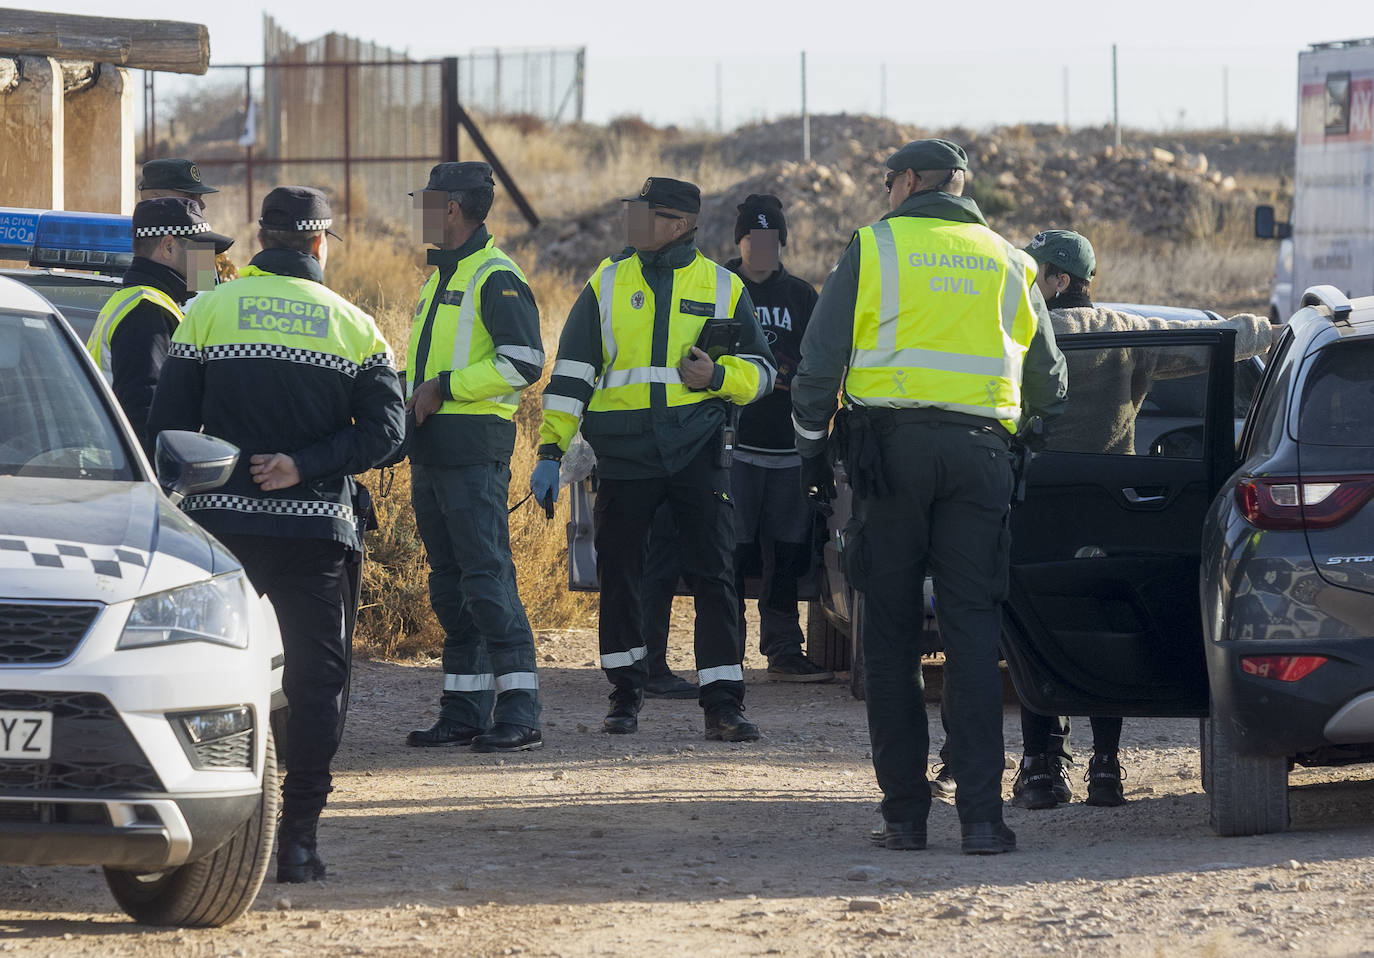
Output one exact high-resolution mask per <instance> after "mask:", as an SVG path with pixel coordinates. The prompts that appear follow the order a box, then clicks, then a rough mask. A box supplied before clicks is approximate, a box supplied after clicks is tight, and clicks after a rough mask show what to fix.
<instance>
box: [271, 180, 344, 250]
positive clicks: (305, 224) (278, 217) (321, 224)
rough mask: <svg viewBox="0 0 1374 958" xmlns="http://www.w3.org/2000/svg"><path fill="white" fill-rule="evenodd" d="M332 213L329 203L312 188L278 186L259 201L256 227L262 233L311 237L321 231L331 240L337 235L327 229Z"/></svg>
mask: <svg viewBox="0 0 1374 958" xmlns="http://www.w3.org/2000/svg"><path fill="white" fill-rule="evenodd" d="M333 224H334V212H333V210H331V209H330V208H329V199H328V198H327V197H326V196H325V195H324V194H323V193H321V192H320V191H319V190H317V189H315V188H314V187H313V186H279V187H277V188H276V189H275V190H273V191H272V192H271V193H268V194H267V195H266V196H264V197H263V198H262V216H261V217H260V218H259V219H258V225H259V226H261V227H262V228H263V229H265V230H280V231H282V232H286V233H313V232H315V231H316V230H324V231H325V232H326V233H328V234H329V235H330V236H332V237H334V238H335V239H339V234H338V233H336V232H334V231H333V230H332V229H330V228H329V227H330V226H332V225H333Z"/></svg>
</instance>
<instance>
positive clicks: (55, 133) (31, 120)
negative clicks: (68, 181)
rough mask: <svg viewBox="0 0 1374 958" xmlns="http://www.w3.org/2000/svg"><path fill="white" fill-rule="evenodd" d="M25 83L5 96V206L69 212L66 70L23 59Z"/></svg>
mask: <svg viewBox="0 0 1374 958" xmlns="http://www.w3.org/2000/svg"><path fill="white" fill-rule="evenodd" d="M19 64H20V72H21V74H22V79H21V80H20V81H19V84H18V86H16V87H15V88H14V89H13V90H11V91H10V92H9V93H5V94H0V142H3V143H4V144H5V148H4V149H3V150H0V206H22V207H32V208H33V209H43V210H49V209H52V210H60V209H64V206H63V197H62V182H63V177H62V139H63V126H64V125H63V122H62V68H61V67H60V66H59V65H58V63H57V61H56V60H54V59H52V58H51V57H20V58H19Z"/></svg>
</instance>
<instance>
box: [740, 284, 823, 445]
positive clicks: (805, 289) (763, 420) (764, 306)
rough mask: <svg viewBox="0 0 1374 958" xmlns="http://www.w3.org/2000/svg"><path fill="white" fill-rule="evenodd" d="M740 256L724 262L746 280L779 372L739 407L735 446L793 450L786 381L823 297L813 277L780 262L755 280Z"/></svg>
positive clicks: (792, 432) (789, 381) (750, 296)
mask: <svg viewBox="0 0 1374 958" xmlns="http://www.w3.org/2000/svg"><path fill="white" fill-rule="evenodd" d="M741 262H742V261H741V260H740V259H739V258H738V257H736V258H735V259H732V260H730V261H729V262H728V263H726V264H725V268H726V269H728V270H730V271H732V272H734V273H736V274H737V275H738V276H739V277H740V279H742V280H744V288H745V290H746V291H747V292H748V293H749V298H750V299H752V300H753V301H754V311H755V313H756V315H757V316H758V318H759V326H761V327H763V335H764V337H765V338H766V339H767V340H768V346H769V348H770V349H772V351H773V358H774V359H775V360H777V363H778V378H777V380H776V381H775V382H774V385H773V391H772V392H771V393H769V394H768V395H767V396H764V397H763V398H762V399H760V400H759V401H758V402H755V403H751V404H749V405H748V406H745V407H744V408H743V409H742V410H741V411H740V423H739V435H738V436H737V437H736V448H737V449H738V450H739V451H740V452H742V453H746V454H752V455H756V456H766V455H775V456H795V455H796V454H797V443H796V433H795V431H794V430H793V428H792V393H791V391H790V389H789V388H788V387H789V386H790V385H791V382H792V377H793V376H794V375H795V374H796V372H797V367H798V366H799V365H801V341H802V334H804V333H805V332H806V324H807V323H808V322H810V321H811V310H812V309H814V308H815V306H816V300H817V299H818V298H819V297H818V296H817V294H816V290H815V288H814V287H812V285H811V284H810V283H808V282H807V281H806V280H804V279H801V278H799V277H797V276H793V275H792V274H791V273H789V272H787V270H786V268H784V267H783V266H782V264H778V268H777V269H776V270H774V271H773V273H772V275H770V276H769V277H768V278H767V279H765V280H764V281H763V282H761V283H756V282H754V281H753V280H751V279H750V278H749V277H747V276H745V275H744V273H743V272H742V271H741V268H740V267H741Z"/></svg>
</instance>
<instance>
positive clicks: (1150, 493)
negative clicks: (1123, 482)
mask: <svg viewBox="0 0 1374 958" xmlns="http://www.w3.org/2000/svg"><path fill="white" fill-rule="evenodd" d="M1168 491H1169V490H1168V488H1167V487H1165V486H1150V487H1149V488H1146V489H1137V488H1135V487H1134V486H1127V487H1126V488H1124V489H1122V490H1121V494H1122V495H1123V496H1125V497H1126V501H1127V502H1129V503H1131V504H1132V505H1135V506H1141V505H1147V504H1149V503H1151V502H1163V501H1164V499H1165V498H1166V495H1167V493H1168Z"/></svg>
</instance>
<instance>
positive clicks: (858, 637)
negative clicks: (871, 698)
mask: <svg viewBox="0 0 1374 958" xmlns="http://www.w3.org/2000/svg"><path fill="white" fill-rule="evenodd" d="M850 609H851V610H852V611H851V615H850V619H849V632H850V642H851V649H850V652H849V658H850V665H849V693H850V694H851V695H853V696H854V697H855V698H856V699H858V700H859V701H860V702H862V701H863V700H864V699H865V698H867V696H868V690H867V689H866V688H865V687H864V680H865V676H866V675H867V670H866V669H865V668H864V642H863V635H864V594H863V593H862V592H855V593H854V601H853V602H852V603H851V604H850Z"/></svg>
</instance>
